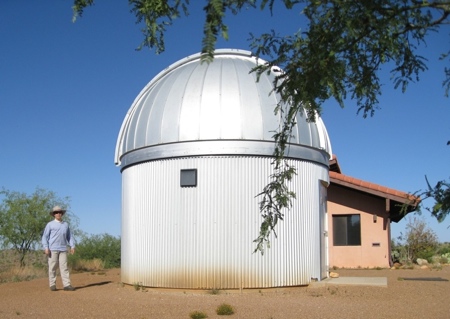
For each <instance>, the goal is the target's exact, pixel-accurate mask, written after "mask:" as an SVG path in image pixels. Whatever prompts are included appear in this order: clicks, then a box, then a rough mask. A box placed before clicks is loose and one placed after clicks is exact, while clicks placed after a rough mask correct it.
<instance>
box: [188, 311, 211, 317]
mask: <svg viewBox="0 0 450 319" xmlns="http://www.w3.org/2000/svg"><path fill="white" fill-rule="evenodd" d="M189 317H191V318H192V319H204V318H208V316H207V315H206V313H204V312H201V311H193V312H191V313H190V314H189Z"/></svg>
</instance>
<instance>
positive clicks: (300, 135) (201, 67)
mask: <svg viewBox="0 0 450 319" xmlns="http://www.w3.org/2000/svg"><path fill="white" fill-rule="evenodd" d="M200 57H201V56H200V54H196V55H193V56H190V57H187V58H184V59H182V60H180V61H178V62H176V63H174V64H173V65H171V66H169V67H168V68H167V69H165V70H164V71H162V72H161V73H159V74H158V75H157V76H156V77H155V78H154V79H153V80H151V81H150V82H149V83H148V84H147V86H146V87H145V88H144V89H143V90H142V91H141V93H140V94H139V95H138V97H137V98H136V99H135V101H134V102H133V104H132V106H131V108H130V109H129V111H128V113H127V115H126V117H125V119H124V121H123V124H122V128H121V130H120V133H119V137H118V140H117V145H116V153H115V162H116V165H121V166H122V168H124V167H126V166H128V165H132V164H135V163H139V162H143V161H147V160H152V159H157V158H159V159H160V158H172V157H182V156H198V155H230V154H233V155H239V154H240V155H263V156H271V155H272V154H273V150H274V143H273V135H274V133H275V130H277V128H278V127H279V126H280V118H279V116H278V115H275V114H274V109H275V107H276V105H277V104H278V103H279V101H280V96H279V95H277V94H275V93H274V92H273V80H274V76H275V75H274V74H273V73H274V72H271V74H266V73H264V74H262V75H261V77H260V78H259V80H257V78H256V74H255V73H254V72H251V70H252V69H253V68H254V67H255V66H257V65H258V64H261V63H264V61H262V60H261V59H258V58H256V57H254V56H252V54H251V52H248V51H242V50H230V49H226V50H216V52H215V57H214V60H213V62H212V63H209V64H208V63H206V62H205V63H201V60H200ZM274 71H275V72H276V70H274ZM278 72H280V71H278ZM290 143H291V145H290V147H289V154H288V155H287V156H288V157H292V158H303V159H307V160H313V161H318V162H321V163H323V164H326V165H328V160H329V159H330V158H331V155H332V151H331V144H330V141H329V137H328V133H327V131H326V128H325V126H324V124H323V122H322V120H321V118H320V117H318V118H317V120H316V122H315V123H309V122H307V120H306V118H305V117H303V116H302V114H298V116H297V125H296V127H295V128H294V132H293V137H292V139H291V141H290ZM317 150H319V152H317Z"/></svg>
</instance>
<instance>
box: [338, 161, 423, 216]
mask: <svg viewBox="0 0 450 319" xmlns="http://www.w3.org/2000/svg"><path fill="white" fill-rule="evenodd" d="M330 182H331V183H334V184H336V185H340V186H343V187H347V188H351V189H354V190H356V191H360V192H363V193H366V194H370V195H374V196H377V197H382V198H385V199H386V200H389V207H390V211H389V212H390V215H391V219H392V220H393V221H396V222H398V221H399V220H401V219H402V218H403V217H404V216H405V215H406V214H407V213H410V212H412V211H414V210H415V209H416V208H417V205H418V204H419V202H420V198H419V197H417V196H414V195H411V194H408V193H405V192H402V191H399V190H396V189H393V188H389V187H386V186H382V185H379V184H375V183H371V182H367V181H364V180H362V179H358V178H354V177H351V176H348V175H344V174H341V168H340V166H339V163H338V161H337V157H336V156H335V155H333V159H332V160H330ZM404 205H406V206H405V207H404V209H402V208H403V206H404Z"/></svg>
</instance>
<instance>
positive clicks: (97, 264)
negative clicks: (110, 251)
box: [71, 258, 105, 271]
mask: <svg viewBox="0 0 450 319" xmlns="http://www.w3.org/2000/svg"><path fill="white" fill-rule="evenodd" d="M71 268H72V270H74V271H99V270H103V269H105V263H104V262H103V261H102V260H101V259H98V258H95V259H93V260H83V259H80V260H76V261H75V262H74V265H71Z"/></svg>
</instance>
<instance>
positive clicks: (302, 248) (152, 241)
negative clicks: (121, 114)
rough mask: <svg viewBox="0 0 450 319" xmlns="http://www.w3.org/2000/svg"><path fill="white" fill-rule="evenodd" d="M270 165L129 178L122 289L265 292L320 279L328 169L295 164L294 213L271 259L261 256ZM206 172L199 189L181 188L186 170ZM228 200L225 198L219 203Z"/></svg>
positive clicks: (203, 164)
mask: <svg viewBox="0 0 450 319" xmlns="http://www.w3.org/2000/svg"><path fill="white" fill-rule="evenodd" d="M271 161H272V159H271V158H268V157H190V158H179V159H170V160H159V161H151V162H146V163H141V164H138V165H134V166H130V167H127V168H125V169H124V171H123V172H122V183H123V185H122V189H123V198H122V205H123V207H122V281H123V282H125V283H129V284H133V283H141V284H143V285H144V286H151V287H169V288H204V289H211V288H218V289H231V288H258V287H277V286H296V285H304V284H308V283H309V282H310V281H311V278H320V237H319V236H320V234H319V218H320V216H319V205H320V200H319V183H320V180H324V181H328V169H327V167H325V166H322V165H317V164H315V163H311V162H306V161H296V160H291V161H290V164H291V165H293V166H295V167H296V169H297V174H298V175H297V177H296V178H295V179H294V181H293V182H292V183H291V185H290V189H291V190H293V191H295V192H296V193H297V200H295V201H294V206H293V208H292V209H291V210H290V211H289V212H287V213H286V217H285V221H284V222H280V223H279V225H278V227H277V234H278V238H277V239H272V241H271V244H272V248H271V249H268V250H267V251H266V253H265V254H264V256H261V254H259V253H256V254H253V250H254V248H255V246H254V243H253V240H254V239H255V238H256V237H257V235H258V231H259V226H260V223H261V217H260V215H259V208H258V202H259V200H260V199H259V198H256V197H255V195H256V194H258V193H259V192H260V191H261V190H262V189H263V187H264V186H265V185H266V184H267V182H268V181H269V179H268V176H269V175H270V172H271V170H272V166H271V164H270V163H271ZM186 168H197V169H198V186H197V187H196V188H181V187H180V186H179V183H180V170H181V169H186ZM219 195H220V196H219Z"/></svg>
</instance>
